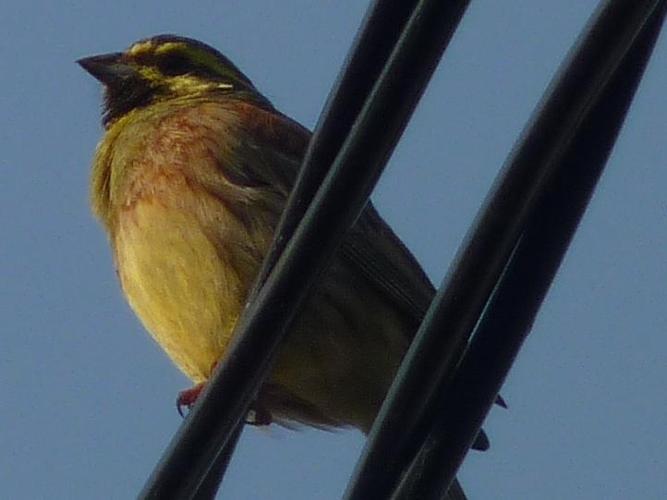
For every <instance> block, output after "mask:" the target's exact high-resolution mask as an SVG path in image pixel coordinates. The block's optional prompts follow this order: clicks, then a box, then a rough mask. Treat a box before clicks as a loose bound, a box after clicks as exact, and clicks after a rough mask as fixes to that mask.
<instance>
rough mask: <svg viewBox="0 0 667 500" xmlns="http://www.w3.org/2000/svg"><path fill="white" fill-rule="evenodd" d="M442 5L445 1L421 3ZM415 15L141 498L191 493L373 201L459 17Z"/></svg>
mask: <svg viewBox="0 0 667 500" xmlns="http://www.w3.org/2000/svg"><path fill="white" fill-rule="evenodd" d="M434 3H435V4H438V3H442V2H438V1H435V0H433V1H430V2H426V1H423V2H421V3H420V5H423V4H424V5H432V4H434ZM452 3H453V2H452ZM437 10H438V9H436V11H437ZM442 10H443V9H440V11H442ZM444 10H447V9H444ZM429 12H430V11H428V10H427V11H426V13H429ZM440 13H442V12H440ZM414 18H415V16H413V18H412V19H411V25H412V28H413V29H411V30H408V31H406V32H404V33H403V34H402V36H401V38H400V42H399V46H398V47H397V49H396V50H395V51H394V52H393V53H392V55H391V57H390V59H389V61H388V63H387V66H386V67H385V68H384V69H383V71H382V74H381V76H380V78H379V81H378V83H377V84H376V85H375V86H374V88H373V91H372V92H371V95H370V97H369V99H368V100H367V102H366V103H365V104H364V108H363V110H362V112H361V114H360V117H359V119H358V120H357V121H356V122H355V124H354V126H353V127H352V130H351V133H350V136H349V137H348V139H347V140H346V141H345V143H344V144H343V147H342V149H341V152H340V154H339V155H338V156H337V157H336V160H335V162H334V165H333V167H332V169H331V171H330V172H329V174H328V175H327V178H326V180H325V182H324V184H323V186H322V188H321V189H320V190H319V191H318V193H317V195H316V197H315V199H314V200H313V203H312V204H311V206H310V207H309V209H308V211H307V213H306V215H305V217H304V219H303V222H302V223H301V224H300V225H299V227H298V228H297V230H296V232H295V234H294V237H293V238H292V239H291V240H290V241H289V243H288V244H287V246H286V249H285V251H284V253H283V254H282V255H281V257H280V258H279V260H278V262H277V263H276V266H275V268H274V270H273V271H272V272H271V274H270V276H269V278H268V279H267V281H266V284H265V285H264V286H263V287H262V288H261V289H260V291H259V292H258V294H257V298H256V300H255V301H253V303H252V304H251V305H250V306H249V308H248V310H247V314H246V315H244V317H243V318H242V319H241V321H240V324H239V326H238V330H237V334H238V336H237V337H236V338H235V340H234V343H233V345H232V346H231V348H230V351H229V354H228V355H227V356H226V357H225V359H223V360H222V362H221V363H220V364H219V366H218V368H217V369H216V374H215V375H214V377H213V379H212V380H211V381H210V382H209V384H208V386H207V388H206V389H205V391H204V393H203V394H202V396H201V397H200V398H201V400H200V401H199V402H198V403H197V404H196V405H195V407H194V408H193V410H192V412H191V413H190V415H189V416H188V418H187V420H186V422H185V423H184V425H183V426H182V427H181V428H180V429H179V431H178V432H177V434H176V436H175V437H174V438H173V440H172V443H171V444H170V446H169V448H168V450H167V451H166V452H165V454H164V456H163V458H162V460H161V461H160V462H159V463H158V465H157V467H156V469H155V470H154V472H153V474H152V475H151V477H150V478H149V479H148V482H147V483H146V485H145V487H144V489H143V491H142V492H141V494H140V498H192V497H193V495H194V494H196V492H197V491H198V490H199V488H200V486H201V483H202V480H203V478H204V477H206V476H207V474H208V473H209V471H210V467H211V464H213V463H214V462H215V460H216V457H217V456H218V454H219V453H220V452H221V450H222V449H223V447H224V446H225V444H226V442H227V441H228V440H229V438H230V436H231V435H232V434H233V432H234V430H235V429H236V428H237V426H238V424H239V422H240V421H241V419H242V418H243V416H244V415H245V414H246V413H247V411H248V407H249V405H250V403H251V401H252V399H253V397H254V395H255V394H256V392H257V389H258V388H259V386H260V384H261V382H262V380H263V378H264V377H265V376H266V374H267V373H268V370H269V368H270V362H271V356H272V354H273V353H274V352H275V350H276V347H277V345H278V343H279V341H280V339H281V337H282V336H283V335H284V333H285V330H286V327H287V325H288V323H289V321H290V320H291V318H292V317H293V315H294V314H295V311H296V309H297V307H298V305H299V304H300V303H301V302H302V301H303V299H304V298H305V297H306V295H307V293H308V290H309V287H310V286H311V285H312V284H313V283H314V281H315V280H316V278H317V276H318V274H319V272H320V270H321V269H322V268H323V267H324V265H325V264H326V261H327V260H328V258H329V256H330V255H331V254H332V253H333V251H334V250H335V247H336V245H337V243H339V242H340V240H341V239H342V237H343V235H344V233H345V231H346V230H347V229H348V228H349V227H350V225H351V224H352V223H353V222H354V221H355V220H356V218H357V217H358V215H359V214H360V212H361V210H362V209H363V207H364V206H365V204H366V201H367V199H368V196H369V194H370V191H371V190H372V188H373V186H374V184H375V182H376V181H377V178H378V177H379V175H380V173H381V171H382V168H383V167H384V164H385V163H386V161H387V159H388V158H389V155H390V154H391V151H392V150H393V147H394V146H395V145H396V143H397V141H398V139H399V137H400V134H401V132H402V131H403V129H404V128H405V126H406V125H407V122H408V120H409V117H410V116H411V114H412V111H413V110H414V107H415V106H416V104H417V102H418V100H419V98H420V96H421V94H422V93H423V91H424V89H425V87H426V84H427V83H428V81H429V79H430V77H431V75H432V73H433V70H434V69H435V67H436V65H437V63H438V61H439V59H440V57H441V55H442V52H443V51H444V48H445V46H446V45H447V42H448V41H449V39H450V37H451V33H452V31H453V27H454V26H455V25H456V22H457V21H458V19H456V20H455V21H454V22H452V21H451V20H449V19H447V20H446V21H447V22H445V23H444V28H443V26H442V25H441V26H440V29H439V30H438V33H434V30H433V29H430V30H429V29H421V27H422V26H424V25H425V26H426V27H430V28H433V26H432V24H433V21H434V20H433V19H430V18H429V19H427V16H421V15H420V16H419V18H420V19H419V21H417V22H412V21H413V20H414ZM442 20H443V19H442V18H440V21H442Z"/></svg>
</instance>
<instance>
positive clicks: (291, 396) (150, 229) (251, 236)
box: [78, 35, 486, 446]
mask: <svg viewBox="0 0 667 500" xmlns="http://www.w3.org/2000/svg"><path fill="white" fill-rule="evenodd" d="M78 62H79V64H80V65H81V66H82V67H83V68H84V69H85V70H86V71H88V72H89V73H90V74H91V75H93V76H94V77H95V78H96V79H98V80H99V81H100V82H102V84H103V85H104V88H105V94H104V112H103V120H102V121H103V125H104V129H105V132H104V136H103V138H102V141H101V142H100V144H99V146H98V148H97V152H96V155H95V159H94V163H93V173H92V207H93V211H94V213H95V215H96V216H97V217H98V218H99V220H100V221H101V222H102V225H103V226H104V228H105V230H106V232H107V234H108V237H109V240H110V244H111V247H112V249H113V256H114V261H115V264H116V268H117V271H118V276H119V278H120V283H121V286H122V289H123V292H124V294H125V296H126V297H127V300H128V301H129V303H130V306H131V307H132V309H133V310H134V311H135V312H136V314H137V316H138V317H139V318H140V319H141V321H142V322H143V324H144V325H145V327H146V329H147V330H148V331H149V332H150V333H151V335H152V336H153V338H154V339H155V340H156V341H157V342H158V344H160V346H161V347H162V348H163V349H164V350H165V351H166V352H167V354H168V355H169V357H170V358H171V359H172V360H173V362H174V363H175V364H176V365H177V366H178V367H179V368H180V369H181V370H182V371H183V372H184V373H185V374H186V375H187V376H188V377H189V378H190V379H191V380H192V381H193V383H194V384H195V386H194V388H193V389H190V390H188V391H184V392H183V393H181V396H180V399H179V401H180V403H183V404H186V405H187V404H191V403H192V402H193V401H194V399H195V398H196V396H197V394H198V392H199V390H200V389H201V387H202V384H204V383H205V382H206V381H207V379H208V378H209V376H210V375H211V371H212V369H213V367H214V366H215V364H216V363H217V362H218V360H220V359H221V358H222V357H223V356H224V355H225V351H226V349H227V347H228V345H229V343H230V340H231V337H232V334H233V331H234V325H235V324H236V322H237V320H238V318H239V315H240V314H241V311H242V308H243V306H244V303H245V300H246V297H247V295H248V293H249V290H250V288H251V286H252V285H253V281H254V279H255V277H256V275H257V273H258V271H259V268H260V265H261V263H262V259H263V257H264V255H265V254H266V253H267V250H268V248H269V245H270V243H271V240H272V236H273V233H274V230H275V227H276V224H277V222H278V219H279V217H280V214H281V211H282V210H283V208H284V205H285V201H286V199H287V196H288V194H289V192H290V189H291V187H292V185H293V183H294V180H295V178H296V175H297V172H298V168H299V165H300V162H301V159H302V157H303V155H304V153H305V149H306V146H307V144H308V141H309V139H310V132H309V131H308V130H306V129H305V128H304V127H302V126H301V125H299V124H298V123H296V122H295V121H293V120H291V119H290V118H288V117H287V116H285V115H283V114H281V113H280V112H279V111H277V110H276V109H275V108H274V107H273V106H272V105H271V103H270V102H269V101H268V100H267V99H266V98H265V97H264V96H263V95H262V94H260V93H259V92H258V91H257V89H256V88H255V87H254V86H253V84H252V83H251V82H250V80H249V79H248V78H247V77H246V76H245V75H244V74H243V73H242V72H241V71H239V70H238V69H237V68H236V66H234V64H232V63H231V62H230V61H229V60H228V59H227V58H226V57H224V56H223V55H222V54H220V53H219V52H218V51H216V50H215V49H213V48H211V47H209V46H207V45H205V44H203V43H201V42H198V41H196V40H192V39H188V38H183V37H178V36H173V35H161V36H156V37H153V38H149V39H145V40H141V41H138V42H136V43H134V44H133V45H131V46H130V47H129V48H128V49H127V50H126V51H124V52H118V53H112V54H105V55H100V56H94V57H89V58H85V59H81V60H80V61H78ZM433 295H434V288H433V285H432V284H431V282H430V281H429V279H428V278H427V276H426V274H425V273H424V272H423V271H422V269H421V267H420V266H419V264H418V263H417V261H416V260H415V258H414V257H413V256H412V254H411V253H410V252H409V251H408V250H407V248H406V247H405V246H404V245H403V244H402V243H401V241H400V240H399V238H398V237H397V236H396V235H395V234H394V232H393V231H392V230H391V229H390V228H389V227H388V226H387V224H386V223H385V222H384V221H383V220H382V218H381V217H380V216H379V215H378V213H377V212H376V210H375V208H374V207H373V205H372V204H371V203H369V204H368V205H367V207H366V209H365V210H364V212H363V214H362V215H361V217H360V218H359V220H358V221H357V223H356V224H355V226H354V227H353V228H352V230H351V231H350V233H349V234H348V236H347V237H346V239H345V240H344V242H343V244H342V247H341V248H340V250H339V251H338V252H337V254H336V256H335V258H334V259H333V262H332V263H331V265H330V267H329V269H328V271H327V272H326V273H325V274H324V276H323V277H322V279H321V282H320V284H319V285H318V286H317V287H316V289H315V290H314V292H313V293H312V296H311V297H310V298H309V300H308V302H307V304H306V306H305V308H304V310H303V312H302V313H301V314H300V315H299V316H298V317H297V319H296V320H295V323H294V326H293V328H292V330H291V331H290V332H289V334H288V336H287V338H286V339H285V341H284V343H283V345H282V346H281V349H280V351H279V353H278V357H277V360H276V362H275V364H274V366H273V370H272V373H271V376H270V379H269V380H268V381H267V382H266V383H265V385H264V387H263V388H262V390H261V392H260V394H259V395H258V399H257V408H258V409H260V410H262V413H263V414H264V415H265V416H266V418H265V419H264V423H268V422H269V421H276V422H282V423H288V424H289V423H291V422H292V423H293V422H296V423H303V424H307V425H312V426H318V427H339V426H354V427H357V428H359V429H360V430H362V431H363V432H368V430H369V429H370V426H371V424H372V422H373V419H374V418H375V415H376V413H377V411H378V409H379V406H380V404H381V403H382V400H383V398H384V396H385V393H386V391H387V389H388V387H389V384H390V383H391V381H392V378H393V376H394V374H395V372H396V370H397V368H398V365H399V363H400V361H401V358H402V357H403V354H404V353H405V351H406V349H407V347H408V344H409V342H410V340H411V338H412V337H413V335H414V333H415V332H416V329H417V327H418V325H419V322H420V321H421V319H422V317H423V316H424V313H425V311H426V309H427V307H428V305H429V303H430V301H431V299H432V298H433ZM477 444H478V445H479V446H485V444H486V443H485V438H484V437H483V436H482V437H480V440H478V443H477Z"/></svg>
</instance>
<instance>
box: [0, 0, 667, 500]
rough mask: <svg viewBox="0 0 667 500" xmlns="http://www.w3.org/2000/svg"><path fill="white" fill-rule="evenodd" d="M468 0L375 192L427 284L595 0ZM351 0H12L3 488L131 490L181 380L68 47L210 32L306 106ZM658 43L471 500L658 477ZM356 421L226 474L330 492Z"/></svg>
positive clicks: (260, 493)
mask: <svg viewBox="0 0 667 500" xmlns="http://www.w3.org/2000/svg"><path fill="white" fill-rule="evenodd" d="M595 4H596V2H595V1H592V0H567V1H562V2H548V1H546V0H505V1H503V2H496V1H491V0H478V1H473V2H472V5H471V7H470V8H469V10H468V12H467V14H466V16H465V18H464V19H463V22H462V24H461V26H460V28H459V30H458V32H457V33H456V35H455V36H454V39H453V41H452V44H451V47H450V49H449V50H448V52H447V53H446V54H445V57H444V58H443V61H442V62H441V65H440V67H439V69H438V71H437V72H436V74H435V76H434V78H433V81H432V82H431V85H430V87H429V88H428V91H427V93H426V95H425V96H424V98H423V100H422V102H421V104H420V106H419V107H418V109H417V112H416V113H415V116H414V119H413V121H412V123H411V124H410V126H409V128H408V129H407V131H406V133H405V135H404V137H403V140H402V142H401V143H400V145H399V147H398V148H397V150H396V152H395V154H394V156H393V157H392V160H391V162H390V164H389V167H388V169H387V172H386V174H385V175H384V176H383V178H382V179H381V181H380V184H379V186H378V189H377V190H376V193H375V195H374V199H375V200H376V202H377V205H378V208H379V209H380V211H381V212H382V213H383V215H384V216H385V217H386V218H387V219H388V220H389V221H390V222H391V223H392V225H393V226H394V227H395V229H396V231H397V232H398V233H399V234H400V235H401V237H402V238H403V239H404V240H405V242H406V243H407V245H408V246H409V247H410V248H411V249H412V250H413V252H414V253H415V255H416V256H417V257H418V259H419V260H420V262H421V263H422V264H423V266H424V267H425V269H426V270H427V272H428V273H429V275H430V276H431V278H432V279H433V280H434V281H435V282H436V283H438V282H439V281H440V280H441V278H442V276H443V275H444V272H445V270H446V269H447V266H448V264H449V261H450V259H451V258H452V256H453V254H454V252H455V251H456V248H457V246H458V245H459V243H460V241H461V238H462V237H463V234H464V232H465V231H466V229H467V227H468V226H469V224H470V222H471V220H472V217H473V216H474V214H475V213H476V210H477V209H478V207H479V204H480V202H481V200H482V199H483V197H484V195H485V194H486V191H487V190H488V188H489V186H490V184H491V182H492V180H493V178H494V176H495V174H496V172H497V170H498V167H499V166H500V164H501V163H502V161H503V160H504V158H505V157H506V155H507V154H508V152H509V150H510V148H511V147H512V144H513V143H514V141H515V139H516V137H517V135H518V133H519V132H520V131H521V129H522V127H523V125H524V123H525V121H526V119H527V118H528V116H529V115H530V113H531V111H532V109H533V107H534V106H535V104H536V103H537V101H538V99H539V97H540V96H541V94H542V92H543V90H544V88H545V86H546V85H547V83H548V81H549V79H550V78H551V76H552V75H553V72H554V71H555V69H556V68H557V66H558V64H559V63H560V61H561V59H562V58H563V56H564V54H565V53H566V51H567V50H568V48H569V47H570V46H571V44H572V41H573V40H574V38H575V37H576V35H577V33H578V32H579V31H580V30H581V28H582V26H583V25H584V23H585V21H586V19H587V18H588V16H589V15H590V13H591V12H592V10H593V9H594V7H595ZM365 9H366V2H361V1H345V0H338V1H336V2H333V1H325V2H307V1H305V0H298V1H292V2H269V1H259V0H252V1H251V0H246V1H240V0H231V1H225V2H220V1H218V2H212V1H200V2H197V3H194V4H186V3H183V2H173V1H170V0H163V1H160V2H142V3H140V4H136V3H135V2H130V1H127V0H125V1H123V0H121V1H118V2H115V3H114V4H109V3H102V2H98V3H93V2H81V1H78V2H77V1H64V2H57V3H56V2H45V1H42V2H39V1H26V2H20V3H19V2H8V1H7V2H5V3H4V4H3V8H2V11H3V15H2V18H1V19H0V28H2V32H3V33H4V40H5V42H4V43H3V44H2V45H0V64H1V65H2V69H3V77H2V81H1V83H0V88H1V89H2V92H0V112H1V113H2V116H3V117H4V119H3V120H2V121H1V122H0V144H1V145H2V153H0V175H1V177H0V178H1V179H2V182H0V227H2V229H3V241H2V244H0V273H1V276H2V280H0V314H1V315H2V318H3V324H2V333H1V334H0V381H1V382H2V384H3V392H4V394H3V396H4V405H3V406H4V408H3V410H2V412H0V496H2V497H4V498H71V499H78V498H82V499H83V498H95V497H104V498H128V497H132V496H134V495H135V494H136V492H137V491H138V490H139V489H140V488H141V486H142V484H143V482H144V480H145V478H146V477H147V475H148V474H149V473H150V471H151V470H152V467H153V465H154V464H155V462H156V461H157V459H158V458H159V456H160V454H161V453H162V451H163V449H164V447H165V446H166V444H167V443H168V441H169V439H170V437H171V435H172V434H173V433H174V431H175V430H176V428H177V427H178V425H179V424H180V421H181V420H180V417H179V416H178V415H177V413H176V411H175V408H174V398H175V395H176V393H177V392H178V391H179V390H180V389H182V388H184V387H186V386H188V381H187V380H186V379H185V378H184V377H183V376H182V375H181V374H180V373H179V372H178V371H177V370H176V369H175V368H174V367H173V366H172V365H171V364H170V362H169V361H168V360H167V358H166V356H165V355H164V354H163V353H162V352H161V351H160V350H159V349H158V348H157V347H156V346H155V345H154V344H153V342H152V341H151V340H150V338H149V337H148V335H147V334H146V333H145V332H144V331H143V330H142V327H141V326H140V324H139V323H138V321H137V320H136V319H135V318H134V317H133V315H132V313H131V312H130V310H129V308H128V307H127V306H126V305H125V303H124V301H123V298H122V296H121V294H120V291H119V289H118V286H117V283H116V278H115V275H114V272H113V268H112V264H111V259H110V255H109V250H108V248H107V244H106V241H105V239H104V236H103V234H102V231H101V229H100V228H99V227H98V225H97V224H96V222H95V221H94V220H93V219H92V217H91V216H90V214H89V210H88V206H87V198H88V176H89V166H90V160H91V157H92V154H93V150H94V147H95V144H96V142H97V141H98V139H99V137H100V133H101V128H100V125H99V97H100V90H99V87H98V85H97V84H96V82H95V81H94V80H93V79H91V78H90V77H89V76H88V75H86V74H85V73H84V72H83V71H81V69H80V68H79V67H78V66H77V65H76V64H74V60H76V59H78V58H80V57H83V56H86V55H92V54H97V53H100V52H108V51H116V50H120V49H122V48H124V47H126V46H127V45H129V44H130V43H131V42H132V41H134V40H136V39H138V38H143V37H146V36H150V35H154V34H158V33H165V32H171V33H178V34H182V35H187V36H192V37H195V38H199V39H202V40H204V41H206V42H207V43H210V44H211V45H214V46H216V47H217V48H219V49H220V50H221V51H223V52H224V53H225V54H226V55H227V56H229V57H230V58H231V59H232V60H233V61H235V62H236V63H237V65H238V66H239V67H240V68H242V69H243V70H244V71H245V72H246V73H247V74H248V75H249V76H250V77H251V79H252V80H253V81H254V82H255V84H256V86H257V87H258V88H259V89H260V90H262V91H263V92H264V93H265V94H266V95H267V96H268V97H269V98H270V99H271V100H272V101H273V103H274V104H275V105H276V106H277V107H278V108H279V109H281V110H282V111H284V112H285V113H287V114H289V115H290V116H293V117H294V118H296V119H297V120H299V121H300V122H301V123H303V124H304V125H306V126H308V127H312V126H313V125H314V124H315V122H316V120H317V117H318V114H319V110H320V108H321V106H322V104H323V102H324V99H325V98H326V95H327V93H328V91H329V88H330V86H331V84H332V82H333V80H334V78H335V76H336V74H337V72H338V69H339V67H340V64H341V63H342V60H343V57H344V55H345V53H346V52H347V50H348V48H349V46H350V43H351V40H352V37H353V36H354V33H355V32H356V30H357V27H358V25H359V22H360V19H361V16H362V15H363V13H364V11H365ZM666 63H667V41H666V40H665V38H664V37H662V38H661V40H660V41H659V44H658V46H657V49H656V51H655V53H654V57H653V59H652V61H651V63H650V65H649V68H648V71H647V74H646V77H645V79H644V82H643V83H642V85H641V87H640V88H639V91H638V94H637V97H636V99H635V103H634V106H633V108H632V109H631V111H630V114H629V116H628V120H627V122H626V125H625V127H624V128H623V131H622V133H621V135H620V138H619V141H618V143H617V146H616V148H615V150H614V152H613V154H612V157H611V159H610V161H609V164H608V168H607V171H606V173H605V175H604V177H603V178H602V181H601V183H600V185H599V187H598V190H597V192H596V194H595V196H594V198H593V200H592V202H591V205H590V207H589V210H588V212H587V214H586V216H585V218H584V220H583V222H582V224H581V227H580V229H579V232H578V233H577V236H576V237H575V239H574V242H573V244H572V246H571V248H570V251H569V253H568V255H567V256H566V258H565V261H564V263H563V266H562V267H561V270H560V273H559V274H558V276H557V279H556V281H555V283H554V286H553V287H552V289H551V292H550V294H549V295H548V297H547V300H546V302H545V304H544V307H543V308H542V311H541V313H540V315H539V317H538V319H537V321H536V323H535V325H534V328H533V332H532V334H531V336H530V337H529V339H528V341H527V342H526V344H525V347H524V349H523V351H522V352H521V354H520V355H519V358H518V360H517V363H516V365H515V366H514V368H513V370H512V372H511V373H510V376H509V378H508V380H507V383H506V385H505V388H504V389H503V394H504V396H505V398H506V399H507V401H508V403H509V406H510V409H509V410H508V411H505V410H501V409H495V410H493V412H492V413H491V415H490V416H489V418H488V420H487V424H486V428H487V430H488V432H489V434H490V437H491V440H492V448H491V450H490V451H488V452H486V453H472V454H470V455H469V457H468V458H467V460H466V462H465V464H464V466H463V468H462V470H461V474H460V476H461V480H462V482H463V483H464V485H465V488H466V491H467V492H468V494H469V496H470V497H471V498H472V499H476V498H494V499H514V498H547V499H549V498H554V499H559V498H618V499H621V498H629V497H634V498H661V497H664V496H665V493H666V492H667V487H665V484H664V470H665V469H666V468H667V452H665V447H666V445H667V433H665V430H664V425H665V422H667V400H666V398H665V397H664V396H663V394H664V382H663V381H664V380H665V378H667V362H666V358H667V339H666V336H665V332H666V331H667V307H666V304H667V293H666V292H665V283H666V282H667V265H666V262H667V259H666V250H665V247H666V244H667V226H666V225H665V214H666V212H667V202H666V201H665V196H664V192H665V185H666V184H667V173H666V170H665V163H666V161H665V158H667V141H665V134H666V132H667V100H666V99H665V98H664V89H665V88H666V87H667V69H666V68H667V64H666ZM362 444H363V438H362V436H361V435H360V434H358V433H356V432H352V431H345V432H343V431H341V432H336V433H326V432H321V431H309V430H305V431H300V432H292V431H287V430H284V429H280V428H270V429H266V430H258V429H248V430H247V431H246V432H245V433H244V436H243V438H242V441H241V444H240V446H239V449H238V452H237V455H236V456H235V458H234V461H233V463H232V466H231V468H230V471H229V474H228V477H227V479H226V480H225V483H224V484H223V488H222V492H223V494H224V497H225V498H233V499H255V498H261V499H283V498H291V499H312V498H318V499H335V498H337V497H338V496H339V495H340V493H341V492H342V490H343V488H344V486H345V481H346V479H347V477H348V476H349V474H350V472H351V470H352V467H353V465H354V462H355V460H356V458H357V456H358V453H359V451H360V449H361V446H362Z"/></svg>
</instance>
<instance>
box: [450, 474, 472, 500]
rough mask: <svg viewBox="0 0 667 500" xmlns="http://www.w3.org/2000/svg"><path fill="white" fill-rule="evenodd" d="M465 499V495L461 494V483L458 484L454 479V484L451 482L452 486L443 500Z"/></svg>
mask: <svg viewBox="0 0 667 500" xmlns="http://www.w3.org/2000/svg"><path fill="white" fill-rule="evenodd" d="M467 498H468V497H466V494H465V493H464V492H463V488H461V483H459V480H458V479H454V482H452V485H451V486H450V487H449V491H448V492H447V496H446V497H445V499H446V500H466V499H467Z"/></svg>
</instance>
